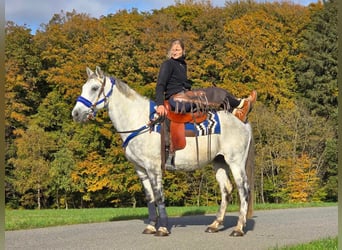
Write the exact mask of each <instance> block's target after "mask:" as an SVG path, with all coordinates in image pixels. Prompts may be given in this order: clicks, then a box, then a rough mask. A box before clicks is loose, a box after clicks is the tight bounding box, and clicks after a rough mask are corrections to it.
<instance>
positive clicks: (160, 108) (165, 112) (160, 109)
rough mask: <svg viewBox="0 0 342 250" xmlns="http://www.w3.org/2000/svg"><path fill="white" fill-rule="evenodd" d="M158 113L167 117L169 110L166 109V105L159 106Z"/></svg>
mask: <svg viewBox="0 0 342 250" xmlns="http://www.w3.org/2000/svg"><path fill="white" fill-rule="evenodd" d="M156 112H157V114H158V115H160V116H166V115H167V110H166V108H165V107H164V105H159V106H158V107H157V109H156Z"/></svg>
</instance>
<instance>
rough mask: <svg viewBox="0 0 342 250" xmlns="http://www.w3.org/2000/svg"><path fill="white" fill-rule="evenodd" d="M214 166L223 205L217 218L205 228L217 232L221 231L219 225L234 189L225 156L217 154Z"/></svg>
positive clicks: (209, 231)
mask: <svg viewBox="0 0 342 250" xmlns="http://www.w3.org/2000/svg"><path fill="white" fill-rule="evenodd" d="M214 168H215V171H216V180H217V182H218V183H219V186H220V192H221V205H220V208H219V210H218V212H217V215H216V219H215V220H214V221H213V222H212V223H211V224H210V225H209V226H208V227H207V229H206V230H205V231H206V232H207V233H216V232H218V231H219V226H220V225H222V224H223V221H224V216H225V214H226V209H227V205H228V202H229V198H230V195H231V192H232V189H233V186H232V184H231V182H230V180H229V178H228V165H227V164H226V163H225V161H224V159H223V156H217V157H216V158H215V160H214Z"/></svg>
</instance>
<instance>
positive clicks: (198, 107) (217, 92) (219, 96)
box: [164, 87, 230, 151]
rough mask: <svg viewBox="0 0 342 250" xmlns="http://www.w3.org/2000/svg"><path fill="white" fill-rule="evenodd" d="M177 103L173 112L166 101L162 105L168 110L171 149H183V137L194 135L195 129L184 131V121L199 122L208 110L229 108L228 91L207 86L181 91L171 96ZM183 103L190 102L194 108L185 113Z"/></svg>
mask: <svg viewBox="0 0 342 250" xmlns="http://www.w3.org/2000/svg"><path fill="white" fill-rule="evenodd" d="M173 99H174V101H176V103H177V105H178V106H176V108H175V110H177V111H180V112H178V113H177V112H174V111H172V110H171V106H170V104H169V102H168V101H165V103H164V106H165V107H166V109H167V111H168V115H167V118H168V119H169V121H170V126H169V127H170V129H169V131H170V139H171V140H170V143H171V145H170V146H171V151H175V150H180V149H183V148H184V147H185V146H186V140H185V137H190V136H196V132H195V131H186V130H185V123H201V122H203V121H205V120H206V119H207V113H208V112H209V111H210V110H222V109H223V110H229V108H230V106H229V102H228V93H227V91H226V90H224V89H222V88H218V87H209V88H202V89H196V90H189V91H186V92H181V93H178V94H175V95H174V96H173ZM185 103H191V104H192V105H193V107H194V108H192V110H191V111H190V112H189V113H185V105H184V104H185Z"/></svg>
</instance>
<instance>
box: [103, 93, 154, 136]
mask: <svg viewBox="0 0 342 250" xmlns="http://www.w3.org/2000/svg"><path fill="white" fill-rule="evenodd" d="M108 113H109V117H110V119H111V120H112V122H113V125H114V127H115V129H116V130H117V131H127V130H134V129H138V128H140V127H142V126H144V125H146V123H147V122H148V120H149V100H148V99H147V98H143V97H142V96H140V95H139V94H138V93H136V92H135V91H133V90H131V92H130V94H129V95H125V94H124V93H122V92H121V91H119V90H118V89H117V88H114V90H113V94H112V95H111V96H110V99H109V103H108ZM122 136H123V137H126V136H128V134H123V135H122Z"/></svg>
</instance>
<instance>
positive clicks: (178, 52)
mask: <svg viewBox="0 0 342 250" xmlns="http://www.w3.org/2000/svg"><path fill="white" fill-rule="evenodd" d="M182 55H183V49H182V47H181V46H180V44H178V43H176V44H174V45H172V47H171V57H172V58H173V59H178V58H180V57H181V56H182Z"/></svg>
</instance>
